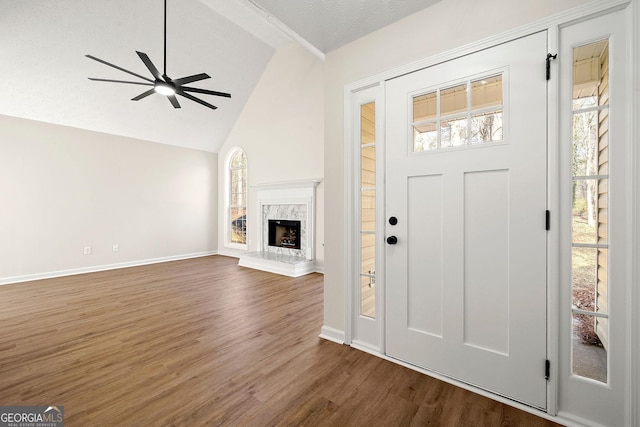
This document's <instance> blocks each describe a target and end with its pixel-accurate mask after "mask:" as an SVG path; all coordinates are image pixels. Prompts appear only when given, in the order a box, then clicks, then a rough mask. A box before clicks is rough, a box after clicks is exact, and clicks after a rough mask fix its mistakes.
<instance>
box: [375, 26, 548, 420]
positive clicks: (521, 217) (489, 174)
mask: <svg viewBox="0 0 640 427" xmlns="http://www.w3.org/2000/svg"><path fill="white" fill-rule="evenodd" d="M546 45H547V36H546V33H544V32H542V33H537V34H534V35H531V36H528V37H525V38H522V39H518V40H515V41H512V42H509V43H506V44H503V45H499V46H496V47H493V48H491V49H486V50H483V51H481V52H478V53H474V54H471V55H467V56H464V57H461V58H458V59H455V60H451V61H449V62H446V63H443V64H439V65H436V66H433V67H430V68H427V69H424V70H421V71H417V72H414V73H411V74H408V75H405V76H402V77H399V78H396V79H393V80H390V81H388V82H387V85H386V117H387V122H386V143H387V147H386V174H387V176H386V206H385V210H386V216H387V222H386V237H387V238H391V237H392V236H394V237H396V238H397V241H396V242H395V243H394V240H393V238H391V239H389V240H388V244H387V249H386V321H385V336H386V353H387V354H388V355H389V356H391V357H394V358H397V359H401V360H404V361H406V362H409V363H411V364H414V365H418V366H421V367H423V368H426V369H429V370H432V371H435V372H438V373H441V374H444V375H446V376H449V377H452V378H455V379H457V380H460V381H463V382H465V383H468V384H471V385H474V386H477V387H480V388H483V389H486V390H489V391H492V392H494V393H497V394H500V395H503V396H506V397H509V398H511V399H514V400H517V401H520V402H523V403H525V404H528V405H531V406H535V407H539V408H546V380H545V360H546V358H547V357H546V229H545V211H546V165H547V162H546V150H547V145H546V135H547V123H546V96H547V95H546V94H547V84H546V78H545V69H544V60H545V57H546V54H547V50H546ZM391 217H395V220H396V221H397V222H396V221H394V220H393V219H392V218H391ZM394 222H395V223H396V225H392V223H394Z"/></svg>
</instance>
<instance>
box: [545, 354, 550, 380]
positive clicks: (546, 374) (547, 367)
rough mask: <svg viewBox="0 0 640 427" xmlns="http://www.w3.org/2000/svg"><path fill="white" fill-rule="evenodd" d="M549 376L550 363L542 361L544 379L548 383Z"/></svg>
mask: <svg viewBox="0 0 640 427" xmlns="http://www.w3.org/2000/svg"><path fill="white" fill-rule="evenodd" d="M549 376H551V362H549V359H547V360H545V361H544V379H545V380H547V381H549Z"/></svg>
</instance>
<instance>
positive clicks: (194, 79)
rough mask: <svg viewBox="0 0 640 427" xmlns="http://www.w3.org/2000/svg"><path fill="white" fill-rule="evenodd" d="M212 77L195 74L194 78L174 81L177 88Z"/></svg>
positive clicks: (182, 78) (205, 74) (189, 77)
mask: <svg viewBox="0 0 640 427" xmlns="http://www.w3.org/2000/svg"><path fill="white" fill-rule="evenodd" d="M210 78H211V76H210V75H209V74H207V73H200V74H194V75H193V76H188V77H181V78H179V79H175V80H173V83H175V85H176V86H180V85H184V84H187V83H192V82H197V81H200V80H204V79H210Z"/></svg>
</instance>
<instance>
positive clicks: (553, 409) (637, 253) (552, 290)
mask: <svg viewBox="0 0 640 427" xmlns="http://www.w3.org/2000/svg"><path fill="white" fill-rule="evenodd" d="M630 3H631V7H632V10H633V18H632V27H631V28H632V31H633V34H634V36H635V37H634V38H633V41H632V42H631V45H632V46H631V50H632V51H633V52H634V53H635V52H636V51H637V50H638V46H636V45H635V43H636V42H635V41H636V40H638V39H640V29H639V28H638V27H639V26H640V4H639V3H640V0H596V1H593V2H591V3H588V4H586V5H583V6H579V7H576V8H573V9H570V10H568V11H565V12H561V13H559V14H555V15H552V16H550V17H547V18H544V19H541V20H538V21H535V22H533V23H530V24H528V25H525V26H522V27H518V28H516V29H513V30H510V31H506V32H503V33H500V34H497V35H494V36H492V37H489V38H486V39H483V40H479V41H477V42H474V43H470V44H468V45H465V46H462V47H459V48H457V49H453V50H450V51H447V52H443V53H440V54H437V55H434V56H431V57H429V58H425V59H423V60H420V61H416V62H413V63H410V64H407V65H404V66H402V67H398V68H395V69H392V70H389V71H386V72H383V73H379V74H376V75H373V76H370V77H367V78H365V79H362V80H358V81H355V82H353V83H350V84H348V85H346V86H345V88H344V98H343V99H344V124H345V126H344V176H345V181H344V206H345V212H344V217H345V226H346V230H352V229H353V228H352V227H353V225H354V224H355V218H356V215H357V212H355V211H354V207H353V203H352V200H353V195H354V193H353V189H354V182H353V176H354V172H353V169H354V164H355V163H354V157H353V156H354V153H353V149H352V147H351V145H352V144H351V142H352V141H353V140H354V135H353V133H354V129H353V127H352V126H351V125H352V123H353V120H354V117H353V114H354V112H353V105H354V97H355V94H356V93H357V92H359V91H361V90H362V89H365V88H368V87H372V86H380V88H381V96H382V100H384V82H385V81H386V80H388V79H391V78H394V77H397V76H400V75H403V74H407V73H410V72H413V71H416V70H419V69H422V68H426V67H429V66H432V65H436V64H438V63H441V62H444V61H448V60H451V59H455V58H458V57H460V56H464V55H468V54H471V53H474V52H477V51H479V50H482V49H486V48H489V47H492V46H495V45H498V44H501V43H505V42H508V41H511V40H514V39H516V38H519V37H524V36H527V35H530V34H533V33H536V32H539V31H545V30H546V31H547V32H548V43H549V51H550V52H553V53H557V52H558V47H559V45H558V29H559V27H560V26H562V25H566V24H568V23H570V22H573V21H579V20H583V19H585V18H587V17H592V16H596V15H602V14H606V13H607V12H610V11H612V10H617V9H622V8H624V7H626V6H627V5H629V4H630ZM541 61H544V58H541ZM629 63H630V67H631V70H632V71H634V73H630V74H632V79H633V85H632V86H633V87H632V90H633V92H632V93H633V94H634V96H633V101H632V103H633V105H632V108H631V109H630V111H629V112H628V117H629V120H630V123H633V125H632V126H633V129H632V136H633V138H634V140H635V141H638V140H640V123H638V122H636V121H635V120H632V118H634V117H637V116H638V114H640V100H639V98H640V76H639V75H638V71H639V70H640V55H638V56H636V57H632V60H631V61H629ZM551 77H552V78H551V81H550V82H549V86H548V100H549V102H548V114H549V117H548V126H549V128H548V141H547V142H548V146H549V154H548V162H549V164H548V183H549V184H548V185H549V191H548V198H549V200H548V206H549V209H550V211H551V223H552V224H559V215H558V211H559V206H560V194H559V188H558V187H559V185H558V183H559V179H560V177H559V152H558V144H559V143H558V141H559V122H558V121H559V111H558V101H559V84H560V81H559V80H560V79H559V78H558V70H557V67H556V66H555V65H554V63H553V62H552V64H551ZM378 120H382V121H383V122H384V120H385V118H384V115H381V116H380V117H379V118H378ZM630 154H632V156H631V157H632V159H631V160H630V162H631V161H633V162H634V165H633V166H634V167H633V169H632V175H631V179H632V180H633V183H634V184H635V193H633V200H632V201H631V204H632V206H633V210H632V215H633V219H634V221H633V226H634V229H632V230H631V242H630V244H629V246H630V247H631V248H632V250H631V251H630V253H629V258H630V259H629V262H630V264H629V265H633V272H632V276H631V283H638V281H640V266H639V265H637V264H638V263H632V262H631V261H633V260H634V259H637V258H638V257H640V225H638V224H639V223H640V212H639V211H640V188H639V187H640V171H639V169H640V147H638V146H637V144H636V146H635V147H631V153H630ZM632 188H633V185H632ZM381 191H383V188H382V189H379V190H378V197H380V198H384V194H383V193H381ZM377 215H381V216H382V217H383V218H384V217H385V213H384V212H382V211H379V212H377ZM352 234H353V233H351V232H350V231H348V232H346V233H345V237H344V245H345V246H344V247H345V253H346V254H347V258H350V255H351V254H352V253H353V251H354V250H355V249H356V248H357V245H356V244H354V242H353V238H352ZM378 238H379V239H382V238H384V235H383V233H380V235H379V237H378ZM559 241H560V240H559V230H558V228H557V227H551V230H550V232H549V235H548V251H547V257H548V262H547V265H548V271H547V277H548V284H547V286H548V289H547V291H548V292H547V294H548V303H547V309H548V313H549V314H548V332H547V336H548V346H547V352H548V358H549V360H550V361H551V371H550V378H549V383H548V392H547V396H548V397H547V400H548V402H547V413H548V414H549V415H556V414H557V412H558V379H559V377H558V369H554V368H553V367H554V366H556V367H557V366H558V363H559V360H560V357H559V356H560V355H559V345H558V341H559V339H560V334H559V322H560V315H559V310H560V302H559V301H560V283H559V280H560V260H559V250H558V245H559ZM380 256H383V254H380ZM353 274H354V273H353V266H350V265H349V263H348V262H347V263H346V268H345V271H344V277H343V283H345V296H344V297H345V330H344V342H345V343H346V344H349V345H351V343H352V333H351V332H352V328H353V321H352V319H353V309H354V302H353V295H354V292H353V286H354V283H353V277H354V276H353ZM631 292H632V295H630V296H631V298H630V301H629V311H628V312H629V313H633V314H632V316H633V317H631V316H630V317H629V319H627V320H628V322H629V324H628V328H627V330H628V331H634V330H635V331H636V334H637V332H638V331H639V330H640V313H639V312H638V311H637V310H632V309H631V308H632V306H633V307H634V308H638V309H640V289H636V290H633V289H632V290H631ZM382 311H383V310H382ZM632 325H633V326H635V328H632V327H631V326H632ZM629 338H630V339H631V340H632V343H631V345H630V346H629V350H630V352H631V354H629V355H628V357H627V360H629V363H628V366H627V368H628V369H629V374H630V375H632V378H633V379H632V381H630V382H631V385H630V387H629V393H628V396H629V397H628V400H629V404H627V405H625V408H626V411H628V413H627V414H626V419H628V420H631V422H632V423H633V420H635V422H636V424H637V425H640V365H639V364H638V362H635V363H636V364H635V366H634V365H633V360H634V359H633V357H632V355H636V356H640V338H638V337H635V336H630V337H629ZM371 352H372V353H375V352H373V351H371ZM384 353H385V348H384V340H383V341H382V342H381V346H380V352H379V353H376V354H377V355H378V356H380V357H383V358H387V357H386V356H385V354H384ZM390 360H393V359H390ZM393 361H394V362H396V363H400V364H402V365H404V366H407V367H410V368H412V369H415V370H418V371H420V372H423V373H425V374H427V375H431V376H434V377H437V378H440V379H442V380H444V381H447V382H450V383H452V384H454V385H457V386H460V387H462V388H466V389H469V390H472V391H474V392H476V393H479V394H483V395H488V394H486V393H485V392H483V391H481V390H479V389H475V388H473V387H470V386H468V385H466V384H464V383H459V382H457V381H455V380H451V379H448V378H444V377H442V378H441V377H440V376H438V375H434V374H433V373H432V372H428V371H426V370H422V369H419V368H416V367H414V366H411V365H408V364H405V363H401V362H398V361H396V360H393ZM488 396H489V397H491V398H492V399H495V400H497V401H500V402H502V403H506V404H508V405H511V406H514V407H517V408H519V409H522V410H525V411H528V412H532V413H534V414H536V415H539V416H543V417H544V416H546V414H544V413H542V412H540V411H537V410H532V409H531V408H529V407H528V406H525V405H521V404H518V403H514V402H513V401H510V400H508V399H504V398H501V397H500V396H496V395H488ZM556 421H558V420H557V419H556Z"/></svg>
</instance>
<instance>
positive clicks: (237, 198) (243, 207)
mask: <svg viewBox="0 0 640 427" xmlns="http://www.w3.org/2000/svg"><path fill="white" fill-rule="evenodd" d="M228 201H229V206H228V216H227V218H228V221H229V223H228V225H227V230H228V231H227V233H228V235H227V236H228V242H229V243H230V244H232V245H234V246H235V245H245V246H246V244H247V156H246V154H245V153H244V151H243V150H242V149H240V148H238V149H236V150H234V151H233V152H232V153H231V157H230V159H229V198H228Z"/></svg>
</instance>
